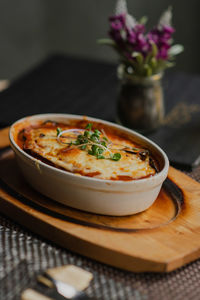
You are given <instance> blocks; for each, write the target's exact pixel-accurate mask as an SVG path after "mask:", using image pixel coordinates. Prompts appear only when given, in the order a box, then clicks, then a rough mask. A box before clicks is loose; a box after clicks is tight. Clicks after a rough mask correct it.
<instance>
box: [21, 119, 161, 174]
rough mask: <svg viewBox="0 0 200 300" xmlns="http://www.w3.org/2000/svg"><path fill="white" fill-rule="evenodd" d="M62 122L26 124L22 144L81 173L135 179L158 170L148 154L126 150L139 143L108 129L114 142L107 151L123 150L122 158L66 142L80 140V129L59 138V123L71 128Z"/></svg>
mask: <svg viewBox="0 0 200 300" xmlns="http://www.w3.org/2000/svg"><path fill="white" fill-rule="evenodd" d="M59 125H60V124H59ZM59 125H57V126H45V125H44V126H42V125H41V126H38V127H35V128H34V127H29V128H25V129H24V131H23V138H22V137H21V141H22V140H23V143H22V144H21V145H20V146H21V147H22V148H23V149H24V150H25V151H26V152H28V153H29V154H31V155H33V156H35V157H37V158H39V159H41V160H43V161H44V162H46V163H49V164H53V165H54V166H55V167H58V168H62V169H64V170H67V171H69V172H73V173H75V174H77V175H84V176H89V177H95V178H100V179H109V180H134V179H140V178H144V177H149V176H152V175H154V174H155V173H156V171H155V169H154V168H152V167H151V166H150V163H149V156H148V155H147V157H145V158H142V157H141V156H140V155H138V154H133V153H129V152H126V151H124V150H122V148H124V147H138V145H136V144H134V143H133V142H131V141H129V140H128V139H125V138H122V137H119V136H117V135H116V134H112V133H109V132H106V135H107V137H108V139H109V141H110V142H111V143H110V146H109V147H108V150H105V151H104V152H103V155H104V156H106V157H109V155H110V153H112V154H114V153H120V154H121V159H120V160H119V161H113V160H111V159H109V158H106V159H97V157H96V156H93V155H90V154H88V152H87V151H85V150H81V149H80V148H79V147H75V146H69V145H68V144H66V143H67V142H70V141H74V140H76V138H77V134H76V133H74V132H69V133H65V134H63V137H61V138H60V139H57V130H56V129H57V127H60V126H62V130H66V129H69V126H67V125H63V124H61V125H60V126H59ZM104 133H105V132H104ZM79 134H80V133H79ZM64 143H65V144H64ZM120 149H121V150H120Z"/></svg>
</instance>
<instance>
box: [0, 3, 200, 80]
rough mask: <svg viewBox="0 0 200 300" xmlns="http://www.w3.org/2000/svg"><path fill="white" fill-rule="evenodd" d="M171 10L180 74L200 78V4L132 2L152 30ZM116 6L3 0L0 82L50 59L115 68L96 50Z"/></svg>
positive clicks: (108, 55)
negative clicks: (57, 55)
mask: <svg viewBox="0 0 200 300" xmlns="http://www.w3.org/2000/svg"><path fill="white" fill-rule="evenodd" d="M169 5H172V6H173V13H174V17H173V24H174V26H175V27H176V33H175V41H176V42H178V43H182V44H183V45H184V46H185V52H184V53H183V54H181V55H180V56H179V57H178V59H177V66H176V69H178V70H183V71H186V72H193V73H199V72H200V59H199V55H200V14H199V11H200V1H199V0H190V1H188V0H171V1H169V0H151V1H149V0H128V8H129V11H130V13H132V14H133V15H134V16H136V17H137V18H140V17H141V16H143V15H148V17H149V22H148V24H149V26H152V25H153V24H155V23H156V22H157V19H158V18H159V16H160V14H161V12H162V11H163V10H164V9H166V8H167V7H168V6H169ZM114 6H115V1H114V0H57V1H56V0H17V1H16V0H0V78H14V77H17V76H18V75H20V74H21V73H23V72H24V71H26V70H28V69H29V68H30V67H32V66H33V65H35V64H36V63H38V62H39V61H40V60H42V59H43V58H45V57H46V56H48V55H49V54H51V53H55V52H63V53H66V54H69V55H73V56H78V57H85V58H89V59H94V60H102V61H108V62H116V59H117V57H116V55H115V53H114V52H113V51H112V50H111V49H109V48H107V47H105V46H99V45H97V44H96V39H97V38H101V37H106V33H107V30H108V21H107V18H108V16H109V15H111V14H112V13H113V10H114Z"/></svg>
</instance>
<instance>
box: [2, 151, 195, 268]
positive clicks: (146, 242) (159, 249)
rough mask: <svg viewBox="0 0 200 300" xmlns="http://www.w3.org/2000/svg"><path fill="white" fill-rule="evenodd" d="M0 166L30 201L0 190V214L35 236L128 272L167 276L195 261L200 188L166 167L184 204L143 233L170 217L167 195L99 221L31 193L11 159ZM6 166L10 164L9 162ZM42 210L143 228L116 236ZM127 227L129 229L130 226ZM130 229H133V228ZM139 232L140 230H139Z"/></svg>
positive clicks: (162, 194)
mask: <svg viewBox="0 0 200 300" xmlns="http://www.w3.org/2000/svg"><path fill="white" fill-rule="evenodd" d="M7 159H8V160H7V162H6V163H5V159H4V160H3V161H1V163H0V164H1V168H0V177H1V178H3V179H4V180H5V181H6V182H7V184H8V185H10V187H12V189H15V190H17V191H18V192H20V194H22V195H24V196H26V197H27V198H29V197H32V199H31V200H32V202H34V203H35V204H36V206H35V207H34V206H33V205H31V202H29V200H28V201H26V202H24V201H22V200H20V198H17V197H15V196H14V195H12V194H10V192H8V191H7V190H5V189H3V188H1V190H0V198H1V200H0V211H1V212H3V213H4V214H6V215H7V216H9V217H11V218H12V219H14V220H15V221H17V222H18V223H20V224H22V225H24V226H26V227H27V228H29V229H30V230H32V231H33V232H35V233H38V234H40V235H41V236H43V237H45V238H47V239H49V240H51V241H53V242H55V243H57V244H59V245H61V246H63V247H66V248H67V249H70V250H72V251H75V252H77V253H80V254H82V255H85V256H87V257H90V258H93V259H96V260H98V261H101V262H103V263H107V264H109V265H112V266H116V267H119V268H122V269H126V270H129V271H136V272H142V271H154V272H169V271H171V270H174V269H176V268H178V267H180V266H182V265H184V264H186V263H188V262H190V261H192V260H194V259H197V258H198V257H199V256H200V239H199V235H200V201H199V199H200V184H199V183H197V182H196V181H194V180H192V179H191V178H189V177H188V176H186V175H184V174H183V173H181V172H179V171H177V170H175V169H173V168H170V170H169V179H170V180H172V181H173V182H175V183H176V184H177V185H178V187H179V188H180V189H181V190H182V193H183V196H184V204H183V206H182V210H181V212H180V214H179V215H178V217H177V218H176V219H175V220H174V221H173V222H171V223H169V224H168V225H166V226H158V227H157V228H156V229H148V228H150V227H151V222H153V223H156V224H157V225H159V224H161V225H162V223H163V220H164V222H165V221H166V219H168V218H169V216H171V215H173V213H174V208H173V204H172V202H171V199H170V196H169V195H168V194H167V193H166V192H165V191H164V190H162V191H161V193H160V195H159V197H158V199H157V200H156V202H155V204H154V205H153V206H152V207H151V208H150V209H148V210H147V211H146V212H143V213H141V214H138V215H135V216H131V217H115V218H113V217H104V216H98V215H94V214H85V213H82V212H80V211H75V210H71V209H69V208H67V207H64V206H62V205H60V204H58V203H56V202H54V201H51V200H49V199H47V198H46V197H44V196H41V195H40V194H39V193H37V192H35V191H33V190H32V189H31V188H30V187H29V186H28V184H26V182H25V181H24V179H23V177H22V176H21V175H20V173H19V170H18V168H17V166H16V165H15V161H14V159H13V157H12V156H10V155H9V156H8V158H7ZM9 161H10V162H9ZM38 202H39V204H41V206H43V207H46V208H49V211H52V210H53V211H57V212H59V213H60V215H66V216H68V215H69V214H71V216H72V215H73V216H75V218H77V217H78V216H79V217H80V216H82V219H83V220H85V219H88V218H90V221H91V220H92V221H93V222H94V220H95V222H97V223H98V224H102V223H106V224H107V225H109V226H110V225H112V226H130V227H131V226H132V224H133V222H135V224H140V225H141V224H143V226H144V225H145V226H146V229H145V228H144V229H143V230H140V231H137V232H129V233H127V232H117V231H113V230H105V229H99V228H94V227H90V226H83V225H81V224H76V223H74V222H69V221H67V220H66V219H64V218H60V217H58V215H53V214H50V213H49V212H46V211H45V210H42V209H38ZM130 223H131V224H130ZM134 226H135V225H134ZM140 227H141V226H140Z"/></svg>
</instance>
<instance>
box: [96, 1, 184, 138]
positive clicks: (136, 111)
mask: <svg viewBox="0 0 200 300" xmlns="http://www.w3.org/2000/svg"><path fill="white" fill-rule="evenodd" d="M171 19H172V11H171V8H168V9H167V10H166V11H165V12H164V13H163V14H162V16H161V18H160V20H159V22H158V24H157V25H156V26H155V27H154V28H153V29H151V30H149V31H147V30H146V26H145V24H146V21H147V18H145V17H143V18H142V19H141V20H140V21H137V20H136V19H135V18H134V17H133V16H131V15H130V14H129V13H128V10H127V5H126V0H118V1H117V5H116V10H115V15H114V16H111V17H110V18H109V23H110V29H109V37H110V38H107V39H101V40H99V41H98V42H99V43H100V44H104V45H109V46H111V47H112V48H113V49H115V50H116V51H117V53H118V54H119V62H120V63H119V66H118V77H119V78H120V79H121V89H120V92H119V97H118V107H117V121H118V122H119V123H122V124H123V125H125V126H127V127H130V128H132V129H136V130H138V131H139V132H142V133H148V132H149V131H152V130H154V129H156V128H158V127H159V126H160V125H161V124H162V122H163V118H164V101H163V91H162V84H161V78H162V75H163V71H164V70H165V69H166V68H168V67H172V66H173V65H174V58H175V56H176V55H177V54H179V53H180V52H182V51H183V46H181V45H178V44H176V45H174V44H173V40H172V35H173V33H174V31H175V29H174V28H173V27H172V25H171Z"/></svg>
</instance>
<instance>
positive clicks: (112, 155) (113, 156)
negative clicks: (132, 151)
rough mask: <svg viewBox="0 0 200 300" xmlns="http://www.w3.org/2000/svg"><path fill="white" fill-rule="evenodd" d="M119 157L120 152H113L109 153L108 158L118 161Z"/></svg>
mask: <svg viewBox="0 0 200 300" xmlns="http://www.w3.org/2000/svg"><path fill="white" fill-rule="evenodd" d="M120 158H121V154H120V153H114V154H110V159H112V160H115V161H118V160H120Z"/></svg>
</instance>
